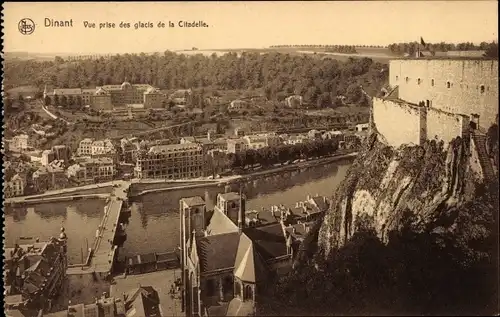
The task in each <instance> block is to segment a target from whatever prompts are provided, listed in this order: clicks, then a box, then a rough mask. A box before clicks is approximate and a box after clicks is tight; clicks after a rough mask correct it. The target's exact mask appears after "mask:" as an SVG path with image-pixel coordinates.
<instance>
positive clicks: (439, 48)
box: [388, 42, 498, 57]
mask: <svg viewBox="0 0 500 317" xmlns="http://www.w3.org/2000/svg"><path fill="white" fill-rule="evenodd" d="M388 48H389V51H391V53H393V54H396V55H404V54H409V55H412V54H415V53H416V52H417V50H418V49H419V48H420V49H425V50H428V51H430V52H431V53H436V52H448V51H485V52H486V56H487V57H498V43H497V42H491V43H487V42H481V43H480V44H479V45H476V44H474V43H472V42H464V43H458V44H453V43H445V42H440V43H425V45H422V43H419V42H409V43H393V44H390V45H389V46H388ZM495 50H496V54H495Z"/></svg>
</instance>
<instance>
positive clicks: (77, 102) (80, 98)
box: [76, 96, 83, 109]
mask: <svg viewBox="0 0 500 317" xmlns="http://www.w3.org/2000/svg"><path fill="white" fill-rule="evenodd" d="M76 105H77V106H78V108H80V109H81V108H82V107H83V99H82V96H78V97H77V98H76Z"/></svg>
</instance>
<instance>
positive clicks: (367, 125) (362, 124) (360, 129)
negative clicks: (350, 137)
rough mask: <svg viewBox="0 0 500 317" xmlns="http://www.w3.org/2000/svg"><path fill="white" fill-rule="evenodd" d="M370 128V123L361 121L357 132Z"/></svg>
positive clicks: (357, 126)
mask: <svg viewBox="0 0 500 317" xmlns="http://www.w3.org/2000/svg"><path fill="white" fill-rule="evenodd" d="M369 128H370V124H369V123H360V124H357V125H356V132H362V131H368V129H369Z"/></svg>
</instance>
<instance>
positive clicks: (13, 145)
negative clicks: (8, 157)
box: [9, 134, 30, 152]
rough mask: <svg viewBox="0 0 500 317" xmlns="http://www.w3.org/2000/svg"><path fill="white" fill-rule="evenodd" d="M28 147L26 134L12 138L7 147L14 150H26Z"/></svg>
mask: <svg viewBox="0 0 500 317" xmlns="http://www.w3.org/2000/svg"><path fill="white" fill-rule="evenodd" d="M29 148H30V142H29V136H28V135H27V134H19V135H16V136H15V137H13V138H12V140H11V142H10V145H9V149H10V150H11V151H14V152H22V151H26V150H28V149H29Z"/></svg>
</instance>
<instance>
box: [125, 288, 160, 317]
mask: <svg viewBox="0 0 500 317" xmlns="http://www.w3.org/2000/svg"><path fill="white" fill-rule="evenodd" d="M159 305H160V298H159V296H158V292H157V291H156V290H155V289H154V288H152V287H151V286H142V287H139V288H137V289H136V290H134V291H133V292H130V293H129V295H128V296H127V299H126V309H127V316H137V317H143V316H148V317H160V309H159Z"/></svg>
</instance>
